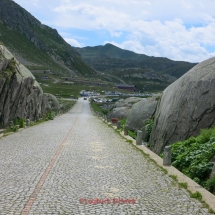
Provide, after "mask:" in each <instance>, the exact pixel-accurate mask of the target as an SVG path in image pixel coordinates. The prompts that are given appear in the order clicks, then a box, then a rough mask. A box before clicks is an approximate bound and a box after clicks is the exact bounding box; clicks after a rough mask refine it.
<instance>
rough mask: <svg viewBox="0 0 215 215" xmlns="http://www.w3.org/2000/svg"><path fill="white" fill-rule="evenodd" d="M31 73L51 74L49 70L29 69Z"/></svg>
mask: <svg viewBox="0 0 215 215" xmlns="http://www.w3.org/2000/svg"><path fill="white" fill-rule="evenodd" d="M30 71H31V72H32V73H34V74H36V73H38V74H53V73H52V72H51V71H50V70H30Z"/></svg>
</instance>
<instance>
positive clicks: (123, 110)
mask: <svg viewBox="0 0 215 215" xmlns="http://www.w3.org/2000/svg"><path fill="white" fill-rule="evenodd" d="M129 110H130V108H128V107H119V108H114V109H113V110H112V111H111V112H110V114H109V118H118V119H124V118H127V116H128V113H129Z"/></svg>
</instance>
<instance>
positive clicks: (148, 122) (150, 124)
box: [144, 119, 154, 142]
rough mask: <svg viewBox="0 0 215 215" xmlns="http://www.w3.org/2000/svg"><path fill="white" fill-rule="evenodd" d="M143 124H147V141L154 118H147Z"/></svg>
mask: <svg viewBox="0 0 215 215" xmlns="http://www.w3.org/2000/svg"><path fill="white" fill-rule="evenodd" d="M144 125H145V126H147V130H146V142H148V141H149V138H150V135H151V132H152V127H153V125H154V120H153V119H148V120H147V121H146V122H145V124H144Z"/></svg>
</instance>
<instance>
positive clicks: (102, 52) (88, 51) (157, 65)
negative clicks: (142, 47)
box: [76, 44, 196, 91]
mask: <svg viewBox="0 0 215 215" xmlns="http://www.w3.org/2000/svg"><path fill="white" fill-rule="evenodd" d="M76 50H77V51H78V52H79V53H80V54H81V56H82V58H83V60H84V61H85V62H86V63H88V64H89V65H90V66H91V67H92V68H94V69H95V70H97V71H98V72H101V73H104V76H105V75H106V74H109V75H113V76H116V77H118V78H121V79H122V80H123V81H125V82H126V83H128V84H136V85H137V87H138V88H139V90H142V89H143V90H152V91H153V90H163V89H164V88H165V87H167V86H168V85H169V84H170V83H172V82H173V81H175V80H176V79H177V78H179V77H181V76H182V75H183V74H185V73H186V72H187V71H188V70H189V69H191V68H192V67H193V66H195V65H196V64H195V63H189V62H183V61H173V60H170V59H168V58H161V57H149V56H147V55H144V54H136V53H134V52H131V51H128V50H123V49H120V48H118V47H116V46H114V45H112V44H106V45H104V46H95V47H84V48H76ZM106 78H109V79H111V78H110V76H106ZM112 81H115V82H117V81H118V80H114V79H112Z"/></svg>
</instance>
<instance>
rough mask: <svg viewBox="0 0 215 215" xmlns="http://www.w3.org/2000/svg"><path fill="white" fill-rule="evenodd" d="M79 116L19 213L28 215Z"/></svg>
mask: <svg viewBox="0 0 215 215" xmlns="http://www.w3.org/2000/svg"><path fill="white" fill-rule="evenodd" d="M82 108H83V106H82ZM79 117H80V115H79V116H78V117H77V118H76V119H75V122H74V124H73V125H72V127H71V128H70V129H69V132H68V133H67V135H66V136H65V138H64V139H63V142H62V143H61V144H60V146H59V148H58V150H57V152H56V153H55V155H54V157H53V158H52V160H51V162H50V163H49V165H48V167H47V168H46V170H45V172H44V173H43V175H42V177H41V178H40V180H39V182H38V183H37V186H36V187H35V189H34V192H33V193H32V194H31V196H30V198H29V200H28V202H27V203H26V205H25V207H24V208H23V210H22V212H21V215H28V213H29V211H30V209H31V207H32V205H33V203H34V201H35V199H36V197H37V195H38V193H39V192H40V190H41V188H42V186H43V184H44V183H45V180H46V178H47V176H48V174H49V172H50V171H51V169H52V167H53V165H54V163H55V161H56V160H57V158H58V156H59V154H60V151H61V149H62V148H63V146H64V144H65V142H66V140H67V139H68V137H69V135H70V134H71V132H72V129H73V127H74V125H75V124H76V122H77V120H78V118H79Z"/></svg>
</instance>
